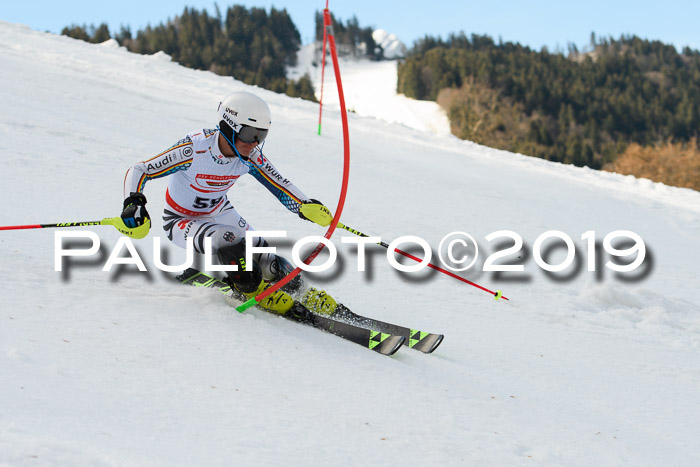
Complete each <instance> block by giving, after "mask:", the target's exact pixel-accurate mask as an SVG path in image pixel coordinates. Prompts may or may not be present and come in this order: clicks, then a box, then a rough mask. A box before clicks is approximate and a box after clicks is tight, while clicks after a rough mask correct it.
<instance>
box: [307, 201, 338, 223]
mask: <svg viewBox="0 0 700 467" xmlns="http://www.w3.org/2000/svg"><path fill="white" fill-rule="evenodd" d="M305 213H306V214H305ZM299 217H301V218H302V219H304V220H307V221H309V222H313V223H315V224H318V225H320V226H321V227H326V226H328V225H330V223H331V222H332V221H333V214H331V211H330V210H329V209H328V208H327V207H325V206H324V205H323V203H322V202H320V201H319V200H317V199H309V200H306V201H302V202H301V206H300V207H299Z"/></svg>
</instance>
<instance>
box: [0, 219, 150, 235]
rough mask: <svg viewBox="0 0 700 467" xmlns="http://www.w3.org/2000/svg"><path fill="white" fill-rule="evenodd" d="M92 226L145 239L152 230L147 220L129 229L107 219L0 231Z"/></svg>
mask: <svg viewBox="0 0 700 467" xmlns="http://www.w3.org/2000/svg"><path fill="white" fill-rule="evenodd" d="M90 225H111V226H113V227H114V228H116V229H117V230H118V231H119V232H121V233H123V234H124V235H126V236H129V237H131V238H137V239H138V238H143V237H145V236H146V235H148V231H149V229H150V228H151V220H150V219H147V220H146V222H145V223H144V224H143V225H140V226H138V227H134V228H129V227H127V226H126V224H124V220H123V219H122V218H121V217H106V218H104V219H102V220H101V221H86V222H59V223H57V224H30V225H5V226H0V230H25V229H55V228H61V227H86V226H90Z"/></svg>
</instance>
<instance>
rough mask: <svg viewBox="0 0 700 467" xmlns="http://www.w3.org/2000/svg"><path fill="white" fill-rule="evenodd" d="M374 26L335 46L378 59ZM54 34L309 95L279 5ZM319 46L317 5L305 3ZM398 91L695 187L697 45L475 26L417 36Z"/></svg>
mask: <svg viewBox="0 0 700 467" xmlns="http://www.w3.org/2000/svg"><path fill="white" fill-rule="evenodd" d="M372 32H373V28H370V27H362V26H360V24H359V21H358V20H357V18H356V17H353V18H351V19H350V20H348V21H345V22H343V21H342V20H337V19H336V18H333V33H334V36H335V40H336V44H337V46H338V51H339V54H341V55H346V56H347V55H350V56H355V57H364V58H369V59H370V60H381V59H382V58H383V54H382V49H381V47H380V46H378V44H376V43H375V42H374V40H373V38H372ZM62 34H65V35H68V36H71V37H74V38H77V39H82V40H85V41H89V42H95V43H99V42H104V41H105V40H108V39H110V38H113V39H115V40H117V42H119V44H120V45H122V46H125V47H126V48H127V49H128V50H130V51H132V52H136V53H141V54H153V53H156V52H158V51H161V50H162V51H163V52H165V53H167V54H168V55H170V56H171V57H172V59H173V60H174V61H176V62H178V63H180V64H182V65H184V66H188V67H191V68H195V69H201V70H209V71H212V72H214V73H217V74H220V75H227V76H233V77H234V78H236V79H238V80H241V81H243V82H245V83H248V84H254V85H258V86H261V87H264V88H267V89H271V90H273V91H276V92H280V93H286V94H287V95H289V96H293V97H302V98H304V99H308V100H312V101H315V100H316V99H315V97H314V88H313V85H312V82H311V79H310V78H309V77H308V76H304V77H302V78H301V79H299V80H297V81H294V80H291V79H288V78H287V77H286V68H287V67H288V66H291V65H294V64H295V62H296V56H297V52H298V50H299V49H300V47H301V38H300V34H299V31H298V30H297V28H296V26H295V25H294V24H293V22H292V20H291V18H290V16H289V14H288V13H287V11H286V10H284V9H282V10H278V9H275V8H274V7H273V8H271V9H270V10H269V12H268V11H266V10H265V9H263V8H255V7H254V8H246V7H243V6H240V5H233V6H230V7H229V8H228V9H227V10H226V11H225V12H224V13H222V12H221V11H220V10H219V8H218V6H216V10H215V13H214V14H213V15H212V14H209V13H207V11H206V10H201V11H200V10H197V9H195V8H185V9H184V11H183V12H182V14H180V15H178V16H175V17H174V18H173V19H169V20H168V21H166V22H164V23H161V24H159V25H157V26H148V27H146V28H145V29H142V30H139V31H136V32H132V31H131V29H130V28H129V27H128V26H122V28H121V30H120V31H118V32H117V33H115V34H113V35H112V34H111V33H110V31H109V29H108V27H107V25H106V24H101V25H99V26H89V27H88V26H84V25H83V26H78V25H72V26H69V27H66V28H64V29H63V31H62ZM315 36H316V40H317V43H318V44H319V45H318V46H317V47H318V48H319V49H320V42H321V41H322V40H323V15H322V13H321V12H319V11H317V12H316V13H315ZM397 90H398V92H399V93H403V94H405V95H406V96H408V97H412V98H415V99H423V100H434V101H436V102H438V104H440V105H441V106H442V107H443V108H444V109H445V111H446V113H447V115H448V117H449V119H450V123H451V130H452V133H453V134H455V135H456V136H458V137H460V138H463V139H468V140H471V141H474V142H477V143H480V144H484V145H486V146H490V147H494V148H499V149H504V150H507V151H512V152H519V153H522V154H526V155H529V156H535V157H540V158H544V159H547V160H550V161H556V162H562V163H566V164H574V165H577V166H588V167H591V168H594V169H605V170H614V171H617V172H621V173H628V174H632V175H636V176H642V177H647V178H651V179H652V180H654V181H662V182H664V183H667V184H672V185H678V186H685V187H690V188H694V189H696V190H700V151H699V150H698V149H699V144H700V143H699V142H700V138H699V136H700V52H698V51H697V50H692V49H689V48H685V49H683V50H682V51H680V52H679V51H677V50H676V48H675V47H674V46H672V45H668V44H664V43H662V42H660V41H650V40H646V39H641V38H639V37H636V36H622V37H620V38H619V39H613V38H602V39H596V37H595V35H594V34H592V35H591V40H590V43H589V44H588V45H587V46H586V47H585V48H584V50H578V48H577V47H576V46H575V45H573V44H570V45H569V46H568V51H567V52H562V51H555V52H550V51H548V50H547V49H546V48H543V49H542V50H539V51H538V50H533V49H530V48H529V47H526V46H523V45H520V44H518V43H512V42H506V43H504V42H502V41H498V42H496V41H494V40H493V39H492V38H491V37H489V36H485V35H477V34H472V35H471V36H467V35H466V34H464V33H459V34H451V35H449V36H448V37H447V39H442V38H439V37H438V38H436V37H431V36H425V37H423V38H422V39H420V40H418V41H416V42H415V43H414V44H413V47H412V49H411V50H410V52H409V54H408V56H407V57H405V58H404V59H403V60H401V61H399V63H398V83H397Z"/></svg>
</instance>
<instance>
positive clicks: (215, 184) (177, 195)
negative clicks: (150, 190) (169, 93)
mask: <svg viewBox="0 0 700 467" xmlns="http://www.w3.org/2000/svg"><path fill="white" fill-rule="evenodd" d="M217 121H218V125H217V126H216V129H202V130H198V131H194V132H191V133H189V134H187V135H186V136H185V137H184V138H183V139H181V140H180V141H178V142H177V143H175V145H173V146H172V147H171V148H169V149H167V150H165V151H164V152H162V153H160V154H158V155H157V156H155V157H153V158H152V159H149V160H147V161H144V162H140V163H138V164H136V165H135V166H133V167H131V168H130V169H129V170H128V171H127V173H126V177H125V179H124V196H125V199H124V210H123V212H122V214H121V217H122V219H123V220H124V223H125V224H126V225H127V226H128V227H130V228H134V227H138V226H142V225H144V223H146V222H147V221H148V220H149V215H148V212H147V211H146V196H145V195H144V194H143V189H144V185H145V184H146V182H147V181H149V180H153V179H156V178H161V177H165V176H169V177H170V178H169V183H168V188H167V190H166V192H165V204H166V206H165V209H164V211H163V229H164V230H165V232H166V234H167V236H168V238H169V239H170V241H172V242H173V243H174V244H176V245H178V246H180V247H183V248H185V247H186V245H187V239H188V238H190V237H191V238H192V239H193V242H194V249H195V251H197V252H198V253H203V252H204V239H205V238H210V239H211V242H212V253H214V254H216V256H217V258H218V260H219V262H220V263H221V264H225V265H236V266H237V267H238V271H228V272H227V276H228V277H227V279H228V282H229V283H230V284H231V285H232V287H234V288H235V289H236V290H238V291H239V292H240V293H242V294H243V295H245V296H246V297H247V298H251V297H254V296H257V295H258V294H260V293H262V292H263V291H264V290H265V289H267V288H268V287H269V286H270V285H269V284H270V282H273V281H276V280H279V279H280V278H281V277H283V276H284V275H286V274H288V273H289V272H290V271H291V270H292V267H291V265H290V264H289V262H288V261H287V260H285V259H284V258H282V257H281V256H277V255H274V254H271V253H263V254H257V255H255V261H254V264H253V268H252V271H245V247H246V243H245V233H246V231H248V230H253V229H252V227H251V226H250V224H249V223H248V222H247V221H246V220H245V219H244V218H243V217H242V216H241V215H240V214H239V213H238V211H237V210H236V209H235V208H234V207H233V205H232V204H231V202H230V201H229V200H228V198H227V193H228V191H229V189H231V187H233V185H234V184H235V183H236V181H237V180H238V178H239V177H241V176H242V175H245V174H250V175H252V176H253V177H254V178H255V179H256V180H258V181H259V182H260V183H261V184H262V185H263V186H264V187H265V188H267V189H268V190H269V191H270V192H271V193H272V194H273V195H274V196H276V197H277V199H278V200H279V201H280V202H281V203H282V204H283V205H284V206H285V207H286V208H287V209H288V210H290V211H291V212H293V213H297V214H298V215H299V217H301V218H302V219H306V220H310V221H312V222H316V223H319V222H318V221H315V220H314V217H315V216H313V215H309V217H311V218H309V217H307V216H305V215H304V214H303V213H302V211H301V210H300V207H301V206H302V204H308V205H309V206H305V208H304V211H305V212H306V213H307V214H308V213H316V212H322V211H324V210H325V212H328V210H327V208H326V207H325V206H324V205H323V204H322V203H321V202H319V201H317V200H314V199H311V198H309V197H308V196H306V195H305V194H304V193H303V192H302V191H301V190H299V188H297V187H296V186H295V185H294V184H293V183H292V182H291V181H289V180H288V179H287V178H285V177H283V176H282V175H281V174H280V173H279V172H278V171H277V169H275V167H274V166H273V165H272V163H271V162H270V161H269V160H268V159H267V157H266V156H264V155H263V152H262V146H263V144H264V142H265V138H266V137H267V134H268V131H269V129H270V125H271V123H272V122H271V118H270V109H269V107H268V106H267V104H266V103H265V101H263V100H262V99H261V98H260V97H258V96H256V95H254V94H251V93H249V92H235V93H233V94H230V95H228V96H226V97H225V98H224V99H223V100H222V101H221V102H220V103H219V107H218V115H217ZM319 225H323V224H319ZM266 245H267V242H266V241H265V240H264V239H263V238H261V237H258V238H257V239H256V244H255V245H254V246H258V247H260V246H266ZM296 279H299V280H298V281H296ZM290 284H291V288H289V289H288V290H289V291H290V292H292V293H293V292H294V291H296V290H298V289H299V288H300V287H301V278H300V277H299V276H297V278H295V281H292V282H290ZM288 285H289V284H288ZM302 302H303V303H304V304H306V305H308V306H309V308H311V309H312V310H313V311H316V312H320V313H326V314H331V313H332V312H333V311H334V310H335V308H336V302H335V300H333V299H332V297H330V296H329V295H328V294H326V293H325V292H324V291H320V290H316V289H313V288H312V289H309V291H308V292H307V293H306V296H305V297H304V299H303V301H302ZM259 306H261V307H263V308H265V309H267V310H269V311H273V312H276V313H279V314H285V313H287V312H288V311H289V310H290V309H292V307H293V306H294V299H293V298H292V297H291V296H290V295H289V293H287V292H285V291H283V290H277V291H276V292H274V293H272V294H271V295H269V296H268V297H267V298H266V299H265V300H263V301H262V302H261V303H260V304H259Z"/></svg>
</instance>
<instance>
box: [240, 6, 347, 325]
mask: <svg viewBox="0 0 700 467" xmlns="http://www.w3.org/2000/svg"><path fill="white" fill-rule="evenodd" d="M323 24H324V28H325V29H326V30H327V31H328V43H329V45H330V49H331V57H332V58H333V70H334V71H335V81H336V84H337V85H338V98H339V99H340V116H341V117H342V121H343V161H344V162H343V182H342V185H341V189H340V199H339V200H338V206H337V207H336V209H335V216H334V217H333V221H332V222H331V225H330V226H329V227H328V230H327V231H326V233H325V235H324V237H326V239H328V240H330V238H331V236H332V235H333V232H335V229H336V227H337V226H338V221H340V215H341V213H342V212H343V207H344V206H345V195H346V194H347V191H348V178H349V175H350V132H349V130H348V113H347V110H346V109H345V95H344V94H343V83H342V81H341V79H340V66H339V65H338V53H337V51H336V48H335V38H334V37H333V27H332V23H331V12H330V11H329V10H328V8H326V9H325V10H323ZM322 250H323V243H319V244H318V245H317V246H316V248H315V249H314V251H312V252H311V254H310V255H309V256H308V257H307V258H306V259H305V260H304V264H311V262H312V261H313V260H314V259H315V258H316V256H318V254H319V253H320V252H321V251H322ZM300 272H301V268H300V267H298V268H296V269H295V270H294V271H292V272H290V273H289V274H287V275H286V276H285V277H283V278H282V279H280V280H279V281H278V282H277V283H276V284H274V285H272V286H270V287H269V288H268V289H267V290H265V291H264V292H262V293H261V294H259V295H257V296H255V297H253V298H251V299H250V300H248V301H246V302H245V303H243V304H242V305H240V306H238V307H237V308H236V311H238V312H240V313H243V312H244V311H245V310H247V309H248V308H250V307H252V306H254V305H256V304H258V303H260V301H262V300H263V299H265V297H267V296H268V295H270V294H272V293H274V292H276V291H277V290H278V289H279V288H280V287H283V286H284V285H285V284H287V283H288V282H289V281H291V280H292V279H294V278H295V277H296V276H297V275H299V273H300Z"/></svg>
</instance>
